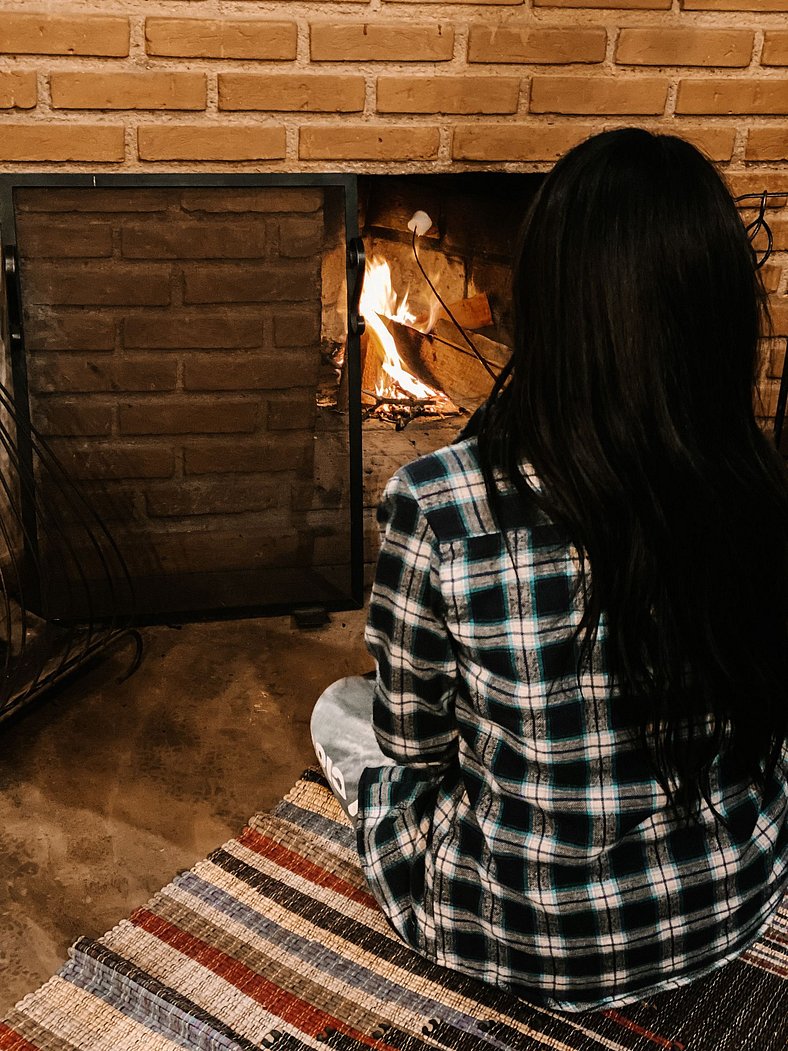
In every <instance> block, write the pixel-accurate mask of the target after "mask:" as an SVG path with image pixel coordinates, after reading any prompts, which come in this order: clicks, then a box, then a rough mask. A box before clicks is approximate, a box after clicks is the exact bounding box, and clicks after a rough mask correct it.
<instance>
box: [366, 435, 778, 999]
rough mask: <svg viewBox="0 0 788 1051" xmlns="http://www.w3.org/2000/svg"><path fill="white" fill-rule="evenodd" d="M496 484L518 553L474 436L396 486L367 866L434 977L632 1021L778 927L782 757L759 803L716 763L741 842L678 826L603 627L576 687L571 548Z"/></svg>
mask: <svg viewBox="0 0 788 1051" xmlns="http://www.w3.org/2000/svg"><path fill="white" fill-rule="evenodd" d="M500 484H501V486H502V491H503V492H504V494H505V496H504V498H505V503H506V507H505V510H504V516H503V528H504V530H505V532H506V534H507V540H508V548H507V543H506V542H505V540H504V536H503V535H502V533H501V532H500V531H499V530H498V528H497V527H496V525H495V523H494V521H493V518H492V515H491V512H490V508H489V504H488V501H487V497H486V493H485V488H484V482H483V479H482V475H481V471H480V467H479V463H478V454H477V443H476V439H475V438H471V439H468V440H466V441H462V442H460V443H458V444H455V445H453V446H450V447H448V448H446V449H443V450H440V451H438V452H437V453H434V454H432V455H429V456H425V457H422V458H421V459H419V460H416V461H415V462H414V463H411V464H409V465H408V466H407V467H405V468H403V469H402V470H401V471H399V472H398V473H397V474H396V475H395V476H394V478H393V479H392V480H391V481H390V482H389V484H388V486H387V488H386V492H385V495H384V498H383V502H382V504H381V508H380V511H379V516H378V517H379V522H380V525H381V527H382V548H381V551H380V556H379V561H378V567H377V573H376V580H375V585H374V588H373V592H372V598H371V603H370V610H369V622H368V627H367V644H368V646H369V648H370V650H371V652H372V654H373V655H374V657H375V659H376V662H377V682H376V689H375V701H374V715H373V722H374V727H375V731H376V735H377V738H378V741H379V744H380V747H381V749H382V750H383V752H384V753H385V754H386V755H388V756H390V757H391V758H392V759H394V760H395V763H396V765H395V766H390V767H384V768H379V769H370V770H367V771H366V772H365V773H364V775H363V777H362V781H361V788H360V809H359V825H358V843H359V851H360V854H361V858H362V863H363V866H364V870H365V873H366V877H367V879H368V881H369V884H370V886H371V888H372V889H373V891H374V893H375V895H376V897H377V899H378V901H379V902H380V904H381V906H382V908H383V910H384V911H385V913H386V915H387V916H388V918H389V920H390V922H391V923H392V925H393V926H394V928H395V929H396V930H397V931H398V932H399V934H400V935H401V936H402V937H403V938H404V939H405V941H406V942H408V943H409V944H410V945H411V946H413V947H414V948H415V949H417V950H418V951H419V952H421V953H422V954H423V955H424V956H426V957H428V958H429V959H431V960H433V961H435V962H437V963H439V964H442V965H444V966H446V967H449V968H453V969H455V970H458V971H461V972H463V973H465V974H470V975H473V976H476V977H478V978H480V979H482V980H485V981H488V982H490V983H493V984H496V985H500V986H504V987H507V988H509V989H511V990H513V991H514V992H516V993H518V994H520V995H522V996H524V997H526V998H528V999H531V1000H535V1001H537V1002H541V1003H543V1004H545V1005H547V1006H550V1007H554V1008H557V1009H559V1010H566V1011H579V1010H586V1009H592V1008H599V1007H602V1006H610V1005H623V1004H626V1003H631V1002H634V1001H637V1000H640V999H643V998H645V997H647V996H649V995H651V994H654V993H657V992H661V991H663V990H667V989H672V988H676V987H678V986H681V985H684V984H686V983H687V982H690V981H692V980H694V979H695V978H697V977H699V976H700V975H701V974H704V973H706V972H708V971H711V970H714V969H716V968H717V967H719V966H721V965H722V964H723V963H725V962H727V961H728V960H731V959H733V958H734V957H735V956H737V955H739V954H740V953H741V952H743V951H744V949H746V948H747V946H749V945H750V944H751V943H752V942H754V941H755V940H756V939H757V937H758V935H759V934H760V932H761V931H762V929H763V928H764V927H765V926H766V925H767V924H768V921H769V919H770V917H771V915H772V913H773V912H774V911H775V910H776V908H777V905H778V904H779V900H780V898H781V896H782V892H783V891H784V890H785V888H786V885H788V785H787V780H788V777H787V775H788V752H784V753H783V763H782V766H781V767H778V771H777V774H776V776H775V778H774V779H773V780H772V782H771V783H770V784H768V785H767V791H766V793H765V798H764V801H763V803H761V799H760V794H759V793H757V792H756V791H755V790H754V789H751V788H749V787H746V786H742V785H741V784H740V783H738V782H737V780H736V778H735V776H734V774H733V772H732V771H730V770H728V769H727V768H726V765H725V763H724V762H723V761H721V760H718V761H717V763H716V765H715V767H714V769H713V771H712V778H711V786H712V801H713V802H714V804H715V807H716V808H717V810H718V811H719V812H720V813H722V814H723V815H725V816H726V817H727V818H728V819H729V822H730V831H727V830H726V829H725V828H724V827H723V826H721V825H720V823H719V822H718V821H717V820H716V819H715V817H714V815H713V813H712V812H711V811H710V810H709V808H708V806H707V805H706V804H704V809H703V810H702V812H701V816H700V822H699V824H698V826H697V827H694V826H692V825H690V826H689V827H687V826H683V825H680V824H678V823H677V822H676V821H675V820H674V819H673V818H672V817H671V815H670V813H669V811H668V810H667V807H666V804H667V800H666V798H665V796H664V793H663V792H662V790H661V789H660V787H659V785H658V783H657V782H656V781H655V780H654V778H653V777H652V776H651V773H650V768H649V767H647V765H646V761H645V758H644V756H643V754H642V752H641V751H640V749H639V748H638V747H637V746H636V745H635V744H634V743H633V740H632V735H631V733H629V732H628V731H627V719H626V717H625V716H626V713H624V712H622V711H621V703H622V702H620V700H619V699H617V697H616V695H615V692H614V691H613V690H611V684H610V678H609V676H608V675H607V674H606V670H605V666H604V651H605V647H604V636H605V626H604V619H603V621H602V623H601V624H600V634H599V642H600V645H599V646H598V647H596V648H595V652H594V655H593V656H592V660H591V665H590V666H586V667H584V668H582V669H579V670H578V654H577V647H576V645H575V644H574V643H573V640H572V635H573V631H574V628H575V626H576V625H577V623H578V620H579V617H580V615H581V610H580V609H579V608H578V603H579V600H575V601H574V602H573V600H572V597H571V596H572V587H573V582H574V580H575V579H576V574H577V568H578V566H577V554H576V551H575V550H574V549H573V547H572V545H571V544H569V543H568V542H567V541H566V540H565V539H564V538H563V537H562V536H561V535H560V533H559V532H558V530H557V529H556V528H555V527H554V526H553V525H552V524H551V523H550V522H549V521H548V520H547V519H546V518H545V517H544V516H542V515H541V514H537V515H536V516H535V517H531V518H530V519H529V518H527V517H525V516H524V512H523V510H522V509H521V508H522V502H521V501H520V500H519V498H517V497H516V495H515V494H514V491H513V490H512V489H511V487H509V489H508V490H507V489H506V487H505V485H504V483H503V482H501V483H500ZM510 552H511V554H510ZM515 567H516V568H515ZM425 764H429V765H425Z"/></svg>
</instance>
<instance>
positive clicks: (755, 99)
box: [676, 77, 788, 114]
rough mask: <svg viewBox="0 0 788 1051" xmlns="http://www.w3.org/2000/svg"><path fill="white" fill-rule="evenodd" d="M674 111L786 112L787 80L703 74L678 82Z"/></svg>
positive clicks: (787, 100)
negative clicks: (695, 78) (702, 75)
mask: <svg viewBox="0 0 788 1051" xmlns="http://www.w3.org/2000/svg"><path fill="white" fill-rule="evenodd" d="M676 112H677V113H780V114H785V113H788V80H776V79H774V78H771V77H770V78H766V77H749V78H744V77H735V78H734V77H731V78H730V79H729V80H722V79H720V78H717V77H703V78H700V77H699V78H698V79H697V80H682V81H680V82H679V93H678V98H677V99H676Z"/></svg>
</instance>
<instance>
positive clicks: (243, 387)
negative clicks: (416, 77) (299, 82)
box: [17, 188, 349, 612]
mask: <svg viewBox="0 0 788 1051" xmlns="http://www.w3.org/2000/svg"><path fill="white" fill-rule="evenodd" d="M324 211H325V195H324V192H323V191H321V190H318V189H294V188H281V189H266V188H261V189H250V190H242V189H229V190H228V189H224V190H216V189H176V188H163V189H154V188H144V189H131V190H124V189H111V190H110V189H107V190H103V189H99V190H93V189H87V190H80V189H54V190H52V189H28V190H23V191H20V192H19V195H18V224H17V226H18V244H19V249H20V254H21V280H22V289H23V301H24V304H25V337H26V344H27V349H28V352H29V358H28V373H29V379H30V392H31V408H32V415H33V419H34V420H35V422H36V424H37V426H38V427H39V429H40V430H41V431H42V432H43V433H44V434H45V435H46V436H47V438H48V439H49V441H50V443H51V446H52V448H53V449H54V451H55V453H56V454H57V455H58V456H59V458H60V459H61V462H62V463H63V464H64V466H65V467H66V469H67V470H68V472H69V474H70V475H71V476H72V477H73V478H75V479H78V480H79V481H80V482H81V484H82V487H83V492H84V493H85V495H86V496H87V498H88V499H89V502H90V504H91V506H92V507H94V508H95V509H96V510H97V511H98V512H99V514H100V515H101V516H102V517H103V518H104V519H105V520H106V521H107V523H108V525H110V528H111V529H112V532H113V534H114V536H115V538H116V539H117V541H118V542H119V543H120V545H121V546H122V548H123V551H124V554H125V556H126V558H127V561H128V562H129V563H130V567H131V570H132V574H133V576H134V577H135V579H136V582H137V589H138V591H139V592H140V599H141V601H140V606H141V609H143V610H151V611H154V612H155V611H156V610H157V609H159V608H161V609H189V608H192V607H193V606H204V607H205V608H209V609H213V608H217V607H219V606H233V605H235V606H244V605H248V604H257V603H273V602H277V601H283V596H286V597H288V598H292V599H293V600H294V601H299V599H300V601H305V600H309V599H314V598H316V597H318V596H319V595H320V596H322V597H324V598H330V597H331V596H332V593H333V592H332V588H333V589H336V590H339V591H342V589H343V587H344V590H345V591H347V589H348V586H349V585H348V562H349V552H348V545H347V522H348V513H349V512H348V500H349V497H348V485H347V473H348V472H347V459H348V450H347V439H346V423H345V422H344V420H343V419H342V418H340V417H337V416H336V414H329V413H323V414H319V413H318V411H317V407H316V400H315V391H316V388H317V386H318V382H319V380H320V377H321V353H320V349H321V348H320V336H321V331H320V329H321V281H322V277H321V262H322V254H323V248H324V246H325V245H326V244H327V243H328V244H329V246H330V242H327V241H326V232H325V231H326V225H327V224H326V220H325V215H324ZM41 483H42V485H43V486H44V489H43V491H42V492H41V493H40V495H41V497H42V498H43V500H44V502H45V504H47V506H49V504H50V502H51V501H52V500H54V499H55V498H56V496H57V494H56V493H54V492H53V491H52V488H51V487H49V489H47V488H46V479H41ZM77 542H79V541H77Z"/></svg>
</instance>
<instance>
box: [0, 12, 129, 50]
mask: <svg viewBox="0 0 788 1051" xmlns="http://www.w3.org/2000/svg"><path fill="white" fill-rule="evenodd" d="M0 51H2V52H7V53H9V54H15V55H107V56H121V55H128V53H129V20H128V18H112V17H109V18H107V17H102V16H94V15H84V14H80V15H70V16H65V17H64V16H62V15H55V14H53V13H51V12H49V11H46V12H41V13H40V14H30V15H23V14H18V13H15V12H10V11H6V12H3V13H2V15H0Z"/></svg>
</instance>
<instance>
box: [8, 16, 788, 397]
mask: <svg viewBox="0 0 788 1051" xmlns="http://www.w3.org/2000/svg"><path fill="white" fill-rule="evenodd" d="M0 8H2V18H0V170H6V171H7V170H23V169H41V168H43V169H46V170H51V169H53V168H54V169H57V170H68V171H81V170H82V171H84V170H97V169H100V170H105V171H144V170H151V169H155V170H190V171H199V170H229V169H231V170H238V171H249V170H265V171H277V170H285V171H295V170H298V171H325V170H357V171H367V172H390V171H392V170H398V171H403V172H407V171H425V172H426V171H460V170H478V169H496V170H502V171H508V170H516V171H543V170H547V169H548V168H549V166H550V164H551V163H552V162H553V161H554V160H555V158H556V157H557V156H558V155H559V154H560V153H561V152H563V151H565V150H566V149H567V148H568V147H570V146H571V145H573V144H574V143H576V142H577V141H579V140H580V139H582V138H583V137H585V136H586V135H588V134H590V133H591V132H593V131H595V130H598V129H600V128H603V127H614V126H618V125H621V124H631V123H636V124H640V125H643V126H645V127H650V128H663V129H666V130H670V131H674V132H677V133H679V134H681V135H683V136H685V137H687V138H689V139H691V140H692V141H694V142H696V143H697V144H698V145H700V146H701V147H703V149H705V150H706V151H707V152H708V153H709V154H710V156H712V157H713V158H714V159H715V160H716V161H718V162H720V163H721V165H722V166H723V167H724V168H725V170H726V171H727V172H728V174H729V178H730V182H731V186H732V188H733V190H734V192H737V193H743V192H745V191H747V190H760V189H762V188H764V187H768V188H769V189H771V190H778V191H780V190H783V189H785V190H786V191H788V28H786V12H788V0H479V2H478V3H475V4H474V3H470V2H468V3H465V2H463V3H458V2H454V0H438V2H432V0H419V2H416V0H341V2H340V0H285V2H282V3H273V2H271V0H232V2H230V3H228V2H224V0H160V2H151V0H111V2H110V3H107V2H106V0H57V2H55V0H51V2H50V3H46V2H44V0H42V2H41V3H35V0H29V2H25V3H23V2H21V0H18V2H16V3H14V2H8V0H3V2H2V4H0ZM774 230H775V235H776V238H775V247H776V249H777V252H778V254H777V255H776V256H775V259H774V264H773V266H772V269H771V270H770V272H769V275H768V279H769V283H770V287H771V289H772V291H773V293H774V297H773V314H774V320H775V331H776V334H777V335H782V336H784V335H788V299H787V298H786V291H788V274H787V273H786V260H787V259H788V256H786V255H785V254H784V253H785V252H786V250H788V210H783V211H782V212H781V214H780V215H779V217H777V216H776V221H775V224H774ZM779 357H780V354H779V348H778V346H777V345H775V346H774V347H772V348H770V354H769V364H768V366H767V371H768V373H769V375H768V376H767V375H765V376H764V383H763V394H764V412H765V413H766V414H767V415H768V414H769V412H770V411H773V405H774V399H775V397H776V383H775V373H776V370H777V369H778V364H779V363H778V360H777V359H778V358H779Z"/></svg>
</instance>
